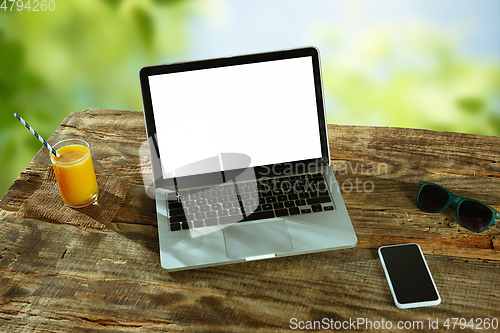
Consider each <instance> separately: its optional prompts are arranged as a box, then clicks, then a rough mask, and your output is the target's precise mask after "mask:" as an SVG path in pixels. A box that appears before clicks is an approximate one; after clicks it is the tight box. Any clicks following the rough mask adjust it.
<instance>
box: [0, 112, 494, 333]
mask: <svg viewBox="0 0 500 333" xmlns="http://www.w3.org/2000/svg"><path fill="white" fill-rule="evenodd" d="M78 135H80V136H83V137H85V138H87V139H88V141H89V142H92V143H93V144H94V146H93V148H92V154H93V158H94V160H95V164H96V170H98V172H99V171H101V172H107V173H109V174H110V175H120V176H122V175H128V176H131V177H132V179H133V180H134V182H133V184H131V185H130V187H129V191H128V195H127V198H126V199H125V202H124V204H123V206H122V208H121V209H120V211H119V213H118V214H117V215H116V217H115V218H114V220H113V222H112V223H111V225H110V228H109V229H108V230H106V231H96V230H85V229H81V228H78V227H73V226H68V225H60V224H56V223H51V222H50V221H40V220H35V219H24V218H22V217H20V216H16V212H17V211H18V210H19V207H20V206H21V205H22V203H23V202H24V201H25V200H26V199H27V198H28V197H29V195H31V194H32V193H33V192H34V191H35V190H36V189H37V188H38V187H39V186H40V185H41V183H42V181H43V179H44V177H45V172H46V170H47V167H48V166H49V165H50V164H49V163H50V162H49V159H48V156H47V154H46V152H45V151H44V150H40V152H39V153H38V154H37V155H36V156H35V158H34V159H33V161H32V162H31V164H30V165H29V167H28V168H27V170H26V171H25V172H23V173H22V174H21V176H20V177H19V178H18V179H17V180H16V182H15V183H14V184H13V185H12V187H11V189H10V190H9V191H8V192H7V194H6V195H5V196H4V198H3V199H2V200H1V201H0V331H12V332H15V331H30V332H31V331H33V332H37V331H39V332H68V331H95V332H118V331H119V332H144V331H147V332H175V331H219V332H241V331H259V332H275V331H284V330H287V329H289V328H290V325H291V322H290V319H291V318H297V319H298V320H302V321H307V320H310V321H314V320H319V321H321V320H322V319H323V318H331V319H333V320H349V319H354V320H355V319H356V318H366V319H368V320H371V321H379V322H380V321H381V320H385V321H388V320H389V321H391V322H393V323H394V325H395V324H396V322H397V321H400V320H403V321H405V320H408V321H412V322H413V321H422V322H423V323H425V324H426V325H428V321H429V318H432V319H433V320H434V319H436V318H439V320H440V324H442V323H443V322H444V320H445V319H446V318H451V317H457V318H467V319H471V318H485V317H490V318H491V317H495V318H500V294H499V293H500V275H499V274H498V272H499V271H500V270H499V268H500V267H499V266H500V255H499V253H500V239H499V236H498V228H499V227H498V226H494V227H492V228H490V230H488V231H486V232H484V233H481V234H475V233H471V232H469V231H467V230H465V229H463V228H461V227H460V226H459V225H458V223H457V222H456V216H455V213H454V211H453V210H452V209H448V210H446V211H444V212H442V213H439V214H427V213H424V212H422V211H420V210H419V209H418V208H417V207H416V205H415V203H414V197H415V195H416V188H417V187H416V184H417V183H418V181H419V180H427V181H434V182H438V183H440V184H442V185H443V186H445V187H447V188H449V189H450V190H451V191H453V192H454V193H456V194H458V195H462V196H466V197H472V198H476V199H479V200H482V201H485V202H486V203H488V204H490V205H491V206H493V207H495V208H497V209H500V206H499V203H500V193H499V191H498V188H500V186H499V185H500V152H499V151H498V147H499V146H500V145H499V143H500V138H496V137H485V136H477V135H467V134H458V133H439V132H432V131H423V130H411V129H398V128H371V127H358V126H332V125H329V136H330V142H331V146H330V149H331V156H332V167H333V169H334V170H335V172H336V177H337V180H338V182H339V184H340V185H341V189H342V187H343V197H344V200H345V202H346V206H347V207H348V211H349V214H350V216H351V219H352V221H353V225H354V228H355V229H356V232H357V235H358V239H359V243H358V246H357V247H356V248H354V249H349V250H340V251H328V252H323V253H315V254H309V255H301V256H294V257H287V258H279V259H273V260H265V261H256V262H248V263H245V264H233V265H226V266H219V267H211V268H205V269H198V270H190V271H183V272H176V273H167V272H165V271H164V270H163V269H162V268H161V267H160V264H159V255H158V235H157V228H156V213H155V204H154V200H153V199H150V198H149V197H147V195H146V194H145V191H144V188H143V187H142V185H141V183H142V178H141V170H140V166H139V157H138V149H139V146H140V144H141V143H142V142H143V140H144V139H145V132H144V122H143V118H142V113H141V112H135V111H116V110H100V109H89V110H85V111H84V112H80V113H75V114H72V115H70V116H68V117H67V118H66V119H65V120H64V121H63V122H62V124H61V126H60V127H59V128H58V129H57V131H56V132H55V133H54V134H53V136H51V138H50V139H49V141H50V142H52V141H54V142H56V141H58V140H60V139H62V138H65V137H70V136H78ZM54 142H52V143H54ZM379 167H380V168H379ZM356 183H357V184H358V186H361V190H359V191H358V190H356V188H355V187H350V186H349V185H353V186H355V185H356ZM372 184H373V186H372ZM363 185H365V189H363V187H362V186H363ZM358 189H359V187H358ZM404 242H417V243H419V244H420V245H421V246H422V249H423V250H424V253H425V254H426V258H427V261H428V264H429V266H430V269H431V271H432V273H433V275H434V278H435V280H436V284H437V286H438V288H439V291H440V293H441V297H442V299H443V303H442V304H441V305H439V306H438V307H431V308H422V309H412V310H404V311H401V310H398V309H397V308H396V307H395V306H394V304H393V301H392V298H391V295H390V292H389V288H388V286H387V282H386V280H385V277H384V274H383V271H382V268H381V265H380V262H379V260H378V257H377V253H376V249H377V248H378V247H379V246H381V245H387V244H396V243H404ZM440 327H441V328H442V326H440ZM362 328H363V327H362ZM364 330H365V331H371V330H369V329H364ZM424 330H425V329H424ZM362 331H363V329H362ZM386 331H387V330H386ZM464 331H467V330H464Z"/></svg>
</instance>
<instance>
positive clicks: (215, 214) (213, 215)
mask: <svg viewBox="0 0 500 333" xmlns="http://www.w3.org/2000/svg"><path fill="white" fill-rule="evenodd" d="M320 207H321V205H320ZM205 215H206V216H207V219H213V218H216V217H217V212H207V213H206V214H205ZM205 224H207V222H206V221H205Z"/></svg>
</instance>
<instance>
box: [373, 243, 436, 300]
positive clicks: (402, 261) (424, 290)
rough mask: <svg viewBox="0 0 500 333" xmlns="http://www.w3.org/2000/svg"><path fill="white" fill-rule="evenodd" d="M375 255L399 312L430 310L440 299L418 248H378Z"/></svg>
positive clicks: (403, 245)
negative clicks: (378, 259)
mask: <svg viewBox="0 0 500 333" xmlns="http://www.w3.org/2000/svg"><path fill="white" fill-rule="evenodd" d="M378 255H379V257H380V261H381V262H382V267H383V268H384V272H385V277H386V278H387V282H388V283H389V288H390V289H391V293H392V297H393V298H394V302H395V303H396V306H397V307H398V308H400V309H409V308H418V307H422V306H433V305H438V304H439V303H441V297H440V296H439V292H438V291H437V288H436V284H435V283H434V279H433V278H432V275H431V272H430V271H429V267H428V266H427V262H426V261H425V258H424V254H423V253H422V249H420V246H419V245H418V244H401V245H391V246H382V247H381V248H379V249H378Z"/></svg>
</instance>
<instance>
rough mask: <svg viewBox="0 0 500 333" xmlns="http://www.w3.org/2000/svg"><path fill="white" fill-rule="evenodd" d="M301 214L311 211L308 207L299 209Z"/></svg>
mask: <svg viewBox="0 0 500 333" xmlns="http://www.w3.org/2000/svg"><path fill="white" fill-rule="evenodd" d="M300 212H301V213H302V214H308V213H312V211H311V210H310V209H309V208H308V209H302V210H301V211H300Z"/></svg>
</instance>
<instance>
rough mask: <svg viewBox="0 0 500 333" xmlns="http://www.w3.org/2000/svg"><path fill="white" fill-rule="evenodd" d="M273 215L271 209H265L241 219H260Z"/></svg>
mask: <svg viewBox="0 0 500 333" xmlns="http://www.w3.org/2000/svg"><path fill="white" fill-rule="evenodd" d="M272 217H274V212H273V211H272V210H267V211H264V212H257V213H253V214H250V215H249V216H247V217H245V218H244V219H243V221H255V220H262V219H267V218H272Z"/></svg>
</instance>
